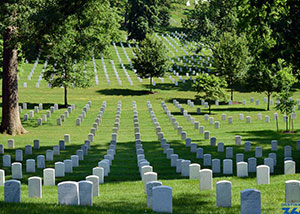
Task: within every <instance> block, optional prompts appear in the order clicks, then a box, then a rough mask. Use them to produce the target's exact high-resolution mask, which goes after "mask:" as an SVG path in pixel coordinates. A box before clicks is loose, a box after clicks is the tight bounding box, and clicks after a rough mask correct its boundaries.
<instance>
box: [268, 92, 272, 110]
mask: <svg viewBox="0 0 300 214" xmlns="http://www.w3.org/2000/svg"><path fill="white" fill-rule="evenodd" d="M267 95H268V106H267V111H270V97H271V94H270V93H268V94H267Z"/></svg>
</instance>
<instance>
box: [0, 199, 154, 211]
mask: <svg viewBox="0 0 300 214" xmlns="http://www.w3.org/2000/svg"><path fill="white" fill-rule="evenodd" d="M0 206H1V210H4V213H15V212H16V211H17V210H18V212H20V213H22V214H27V213H28V214H29V213H30V214H33V213H48V214H50V213H51V214H52V213H53V214H55V213H72V214H82V213H104V214H113V213H120V214H121V213H124V214H126V213H136V214H140V213H144V212H145V210H147V208H146V207H145V203H141V202H140V203H132V202H129V201H126V202H125V201H118V202H117V203H116V202H105V201H101V203H97V204H93V206H66V205H58V202H57V203H52V204H50V203H47V204H45V203H23V202H22V203H4V202H0ZM147 213H152V212H151V209H148V210H147Z"/></svg>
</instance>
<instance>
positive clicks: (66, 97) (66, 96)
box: [64, 86, 68, 108]
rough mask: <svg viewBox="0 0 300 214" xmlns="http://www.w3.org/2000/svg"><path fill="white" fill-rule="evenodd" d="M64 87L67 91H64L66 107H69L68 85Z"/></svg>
mask: <svg viewBox="0 0 300 214" xmlns="http://www.w3.org/2000/svg"><path fill="white" fill-rule="evenodd" d="M64 89H65V93H64V97H65V98H64V99H65V107H66V108H67V107H68V88H67V86H64Z"/></svg>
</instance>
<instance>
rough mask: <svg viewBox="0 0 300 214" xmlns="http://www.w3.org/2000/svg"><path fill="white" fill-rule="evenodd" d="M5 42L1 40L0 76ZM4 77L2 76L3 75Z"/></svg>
mask: <svg viewBox="0 0 300 214" xmlns="http://www.w3.org/2000/svg"><path fill="white" fill-rule="evenodd" d="M2 56H3V40H2V39H0V75H1V74H2V66H3V64H2V63H3V57H2ZM1 76H2V75H1Z"/></svg>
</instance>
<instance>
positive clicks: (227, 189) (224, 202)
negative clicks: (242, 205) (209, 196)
mask: <svg viewBox="0 0 300 214" xmlns="http://www.w3.org/2000/svg"><path fill="white" fill-rule="evenodd" d="M216 189H217V199H216V201H217V207H232V184H231V182H230V181H226V180H223V181H218V182H217V183H216Z"/></svg>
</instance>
